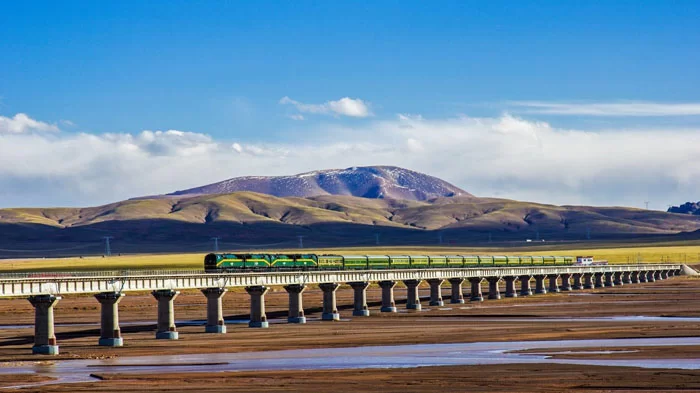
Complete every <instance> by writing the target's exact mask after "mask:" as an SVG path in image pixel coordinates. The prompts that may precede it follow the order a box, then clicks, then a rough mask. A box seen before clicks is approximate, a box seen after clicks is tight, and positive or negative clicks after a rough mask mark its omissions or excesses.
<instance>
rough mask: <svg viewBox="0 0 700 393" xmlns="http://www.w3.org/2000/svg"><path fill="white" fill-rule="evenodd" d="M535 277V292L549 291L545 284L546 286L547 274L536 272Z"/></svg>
mask: <svg viewBox="0 0 700 393" xmlns="http://www.w3.org/2000/svg"><path fill="white" fill-rule="evenodd" d="M534 277H535V293H536V294H545V293H547V288H545V286H544V278H545V276H544V275H543V274H536V275H535V276H534Z"/></svg>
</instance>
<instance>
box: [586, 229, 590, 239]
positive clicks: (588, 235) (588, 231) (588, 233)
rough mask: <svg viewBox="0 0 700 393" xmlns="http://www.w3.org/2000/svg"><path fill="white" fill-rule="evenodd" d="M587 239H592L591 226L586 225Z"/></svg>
mask: <svg viewBox="0 0 700 393" xmlns="http://www.w3.org/2000/svg"><path fill="white" fill-rule="evenodd" d="M586 240H591V227H586Z"/></svg>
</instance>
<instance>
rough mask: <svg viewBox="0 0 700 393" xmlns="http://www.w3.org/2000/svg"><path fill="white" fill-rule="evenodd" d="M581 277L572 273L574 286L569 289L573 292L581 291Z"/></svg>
mask: <svg viewBox="0 0 700 393" xmlns="http://www.w3.org/2000/svg"><path fill="white" fill-rule="evenodd" d="M581 276H582V274H581V273H574V274H573V277H574V285H573V286H572V287H571V289H574V290H579V289H583V283H582V282H581Z"/></svg>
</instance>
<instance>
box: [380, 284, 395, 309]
mask: <svg viewBox="0 0 700 393" xmlns="http://www.w3.org/2000/svg"><path fill="white" fill-rule="evenodd" d="M379 286H380V287H381V288H382V308H381V309H380V310H379V311H381V312H396V303H394V287H395V286H396V281H379Z"/></svg>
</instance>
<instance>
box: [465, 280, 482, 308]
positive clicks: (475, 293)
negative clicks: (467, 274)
mask: <svg viewBox="0 0 700 393" xmlns="http://www.w3.org/2000/svg"><path fill="white" fill-rule="evenodd" d="M482 280H483V278H481V277H472V278H470V279H469V282H470V283H471V284H472V291H471V297H470V298H469V300H470V301H472V302H483V301H484V295H483V294H482V293H481V281H482Z"/></svg>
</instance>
